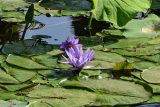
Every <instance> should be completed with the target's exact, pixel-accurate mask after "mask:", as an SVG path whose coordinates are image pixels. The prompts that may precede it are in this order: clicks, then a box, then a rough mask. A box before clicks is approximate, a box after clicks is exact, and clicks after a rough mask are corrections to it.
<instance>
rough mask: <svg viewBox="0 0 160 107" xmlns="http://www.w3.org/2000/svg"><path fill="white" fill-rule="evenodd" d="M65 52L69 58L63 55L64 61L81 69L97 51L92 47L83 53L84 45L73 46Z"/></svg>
mask: <svg viewBox="0 0 160 107" xmlns="http://www.w3.org/2000/svg"><path fill="white" fill-rule="evenodd" d="M65 52H66V54H67V56H68V58H67V57H65V56H63V57H64V61H63V62H62V63H67V64H70V65H72V66H73V67H74V68H76V69H77V70H81V69H82V68H83V67H84V66H85V64H87V63H88V62H89V61H91V60H92V58H93V57H94V55H95V51H91V50H90V48H88V49H87V50H86V52H85V53H83V50H82V46H76V47H71V48H69V50H65Z"/></svg>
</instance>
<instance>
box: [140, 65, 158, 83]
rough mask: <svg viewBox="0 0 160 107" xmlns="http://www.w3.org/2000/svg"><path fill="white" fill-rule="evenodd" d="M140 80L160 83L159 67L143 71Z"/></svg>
mask: <svg viewBox="0 0 160 107" xmlns="http://www.w3.org/2000/svg"><path fill="white" fill-rule="evenodd" d="M141 77H142V79H144V80H145V81H147V82H149V83H156V84H159V83H160V66H157V67H152V68H150V69H147V70H144V71H143V72H142V74H141Z"/></svg>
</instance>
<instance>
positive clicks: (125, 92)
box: [62, 79, 151, 106]
mask: <svg viewBox="0 0 160 107" xmlns="http://www.w3.org/2000/svg"><path fill="white" fill-rule="evenodd" d="M62 86H63V87H68V88H83V89H87V90H88V89H89V90H92V91H94V92H97V93H98V92H100V93H101V94H97V97H96V100H95V103H94V104H93V105H94V106H101V105H111V106H113V105H122V104H136V103H140V102H144V101H147V100H148V99H149V98H150V96H151V93H150V92H148V91H146V90H145V89H144V87H143V86H141V85H139V84H135V83H134V82H128V81H121V80H113V79H108V80H104V79H103V80H88V81H81V82H78V81H66V82H64V83H62ZM124 86H125V88H124ZM102 93H103V94H102Z"/></svg>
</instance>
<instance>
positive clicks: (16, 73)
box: [1, 63, 37, 82]
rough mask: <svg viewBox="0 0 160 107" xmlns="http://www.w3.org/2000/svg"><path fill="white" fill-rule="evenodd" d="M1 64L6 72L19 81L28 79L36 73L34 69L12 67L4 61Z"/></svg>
mask: <svg viewBox="0 0 160 107" xmlns="http://www.w3.org/2000/svg"><path fill="white" fill-rule="evenodd" d="M1 65H2V67H3V68H4V69H5V70H6V71H7V73H9V74H10V75H12V76H13V77H14V78H16V79H17V80H18V81H20V82H25V81H28V80H30V79H31V78H33V77H34V76H35V75H36V74H37V73H36V71H34V70H26V69H22V68H18V67H14V66H11V65H8V64H6V63H2V64H1Z"/></svg>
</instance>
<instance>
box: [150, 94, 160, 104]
mask: <svg viewBox="0 0 160 107" xmlns="http://www.w3.org/2000/svg"><path fill="white" fill-rule="evenodd" d="M159 101H160V95H154V96H152V97H151V98H150V99H149V100H148V101H147V103H159Z"/></svg>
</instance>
